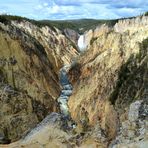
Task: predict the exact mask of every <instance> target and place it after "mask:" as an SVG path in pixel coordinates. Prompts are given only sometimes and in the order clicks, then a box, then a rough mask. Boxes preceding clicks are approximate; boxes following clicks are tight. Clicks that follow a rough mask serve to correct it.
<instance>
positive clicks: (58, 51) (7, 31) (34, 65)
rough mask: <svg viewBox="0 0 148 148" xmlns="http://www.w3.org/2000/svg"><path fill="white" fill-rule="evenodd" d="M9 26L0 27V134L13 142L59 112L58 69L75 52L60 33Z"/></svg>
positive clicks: (31, 27) (25, 26) (2, 25)
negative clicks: (50, 115) (52, 113)
mask: <svg viewBox="0 0 148 148" xmlns="http://www.w3.org/2000/svg"><path fill="white" fill-rule="evenodd" d="M12 24H13V25H12ZM12 24H11V25H7V26H6V25H4V24H0V27H1V30H0V45H1V46H0V93H1V94H0V105H1V106H2V107H1V110H0V119H1V120H0V133H2V134H4V135H6V136H7V138H9V139H11V140H12V142H13V141H15V140H18V139H19V138H21V137H22V136H23V135H24V134H25V133H26V132H28V130H30V129H31V128H33V127H34V126H35V125H36V124H37V123H38V122H39V121H41V120H42V119H43V118H44V117H45V116H46V115H47V114H48V113H50V112H54V111H56V112H58V111H59V107H58V104H57V102H56V99H57V98H58V96H59V94H60V90H61V86H60V83H59V77H58V75H59V69H60V68H61V67H62V65H63V64H66V63H67V64H68V63H70V61H71V60H72V56H76V55H77V51H76V49H74V48H73V47H72V45H71V42H70V41H69V40H68V39H67V38H66V37H65V36H64V35H62V34H61V33H60V31H59V30H57V31H53V30H51V29H50V28H49V27H43V28H39V27H36V26H34V25H33V24H31V23H27V22H22V23H20V24H19V23H16V22H15V23H14V22H13V23H12ZM22 24H23V25H22ZM28 24H29V25H28ZM21 25H22V27H21ZM24 28H26V30H24ZM64 47H65V48H64Z"/></svg>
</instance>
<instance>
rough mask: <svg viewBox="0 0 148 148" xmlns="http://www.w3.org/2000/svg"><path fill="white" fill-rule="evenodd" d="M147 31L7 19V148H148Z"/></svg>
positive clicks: (3, 62) (143, 20)
mask: <svg viewBox="0 0 148 148" xmlns="http://www.w3.org/2000/svg"><path fill="white" fill-rule="evenodd" d="M147 28H148V16H145V15H142V16H137V17H135V18H129V19H121V20H118V21H117V22H116V23H115V24H113V25H108V24H107V23H106V24H105V23H102V24H99V25H98V26H96V27H95V28H94V27H93V28H92V29H90V28H89V29H88V30H87V29H86V30H85V31H84V32H83V34H82V33H81V34H80V33H79V32H78V31H77V30H74V29H71V28H65V29H63V30H60V29H59V28H57V27H55V26H52V27H51V26H48V25H44V24H43V25H42V26H39V25H38V24H36V23H34V22H32V21H29V20H25V19H21V20H15V19H12V20H10V21H8V20H7V19H6V20H5V18H4V19H2V20H1V19H0V45H1V46H0V106H1V110H0V147H2V148H5V147H7V148H9V147H10V148H20V147H26V148H28V147H30V148H33V147H34V148H40V147H45V148H46V147H47V148H49V147H52V148H78V147H80V148H108V147H109V148H124V147H129V148H135V147H137V148H146V147H147V145H148V29H147Z"/></svg>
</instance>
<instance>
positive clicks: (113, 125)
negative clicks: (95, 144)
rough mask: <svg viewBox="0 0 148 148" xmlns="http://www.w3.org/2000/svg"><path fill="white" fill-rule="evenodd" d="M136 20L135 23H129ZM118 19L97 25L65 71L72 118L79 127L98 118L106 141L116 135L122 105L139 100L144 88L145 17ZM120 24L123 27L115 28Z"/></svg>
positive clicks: (145, 67)
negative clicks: (112, 24) (69, 85)
mask: <svg viewBox="0 0 148 148" xmlns="http://www.w3.org/2000/svg"><path fill="white" fill-rule="evenodd" d="M137 20H139V21H138V25H135V24H132V22H136V23H137ZM128 21H130V22H131V24H130V25H129V23H128ZM121 22H122V21H119V22H118V23H117V24H116V25H115V27H113V28H111V27H108V26H105V25H103V26H102V27H100V28H99V29H97V30H98V33H97V32H94V33H93V35H92V36H93V37H94V40H92V41H91V44H90V45H88V49H87V51H86V52H85V53H84V54H83V55H82V56H81V57H80V58H79V59H78V61H77V62H76V63H74V64H73V67H72V69H71V70H70V72H69V77H70V80H71V82H72V84H73V94H72V96H71V97H70V99H69V110H70V113H71V116H72V118H73V119H74V120H75V121H76V122H77V123H78V124H80V125H82V127H85V126H86V125H90V126H94V125H96V124H97V123H98V122H99V123H100V126H101V129H102V130H104V131H105V134H106V135H107V138H108V141H110V140H112V139H114V138H115V137H116V135H117V133H118V128H119V126H120V120H119V116H121V115H123V114H124V113H125V108H128V107H129V104H130V103H132V102H134V100H137V99H139V100H143V98H142V94H145V91H147V78H146V75H147V66H146V65H147V62H148V60H147V55H148V53H147V51H148V50H147V49H148V47H147V46H148V43H147V39H146V38H147V37H148V30H147V25H148V21H147V17H145V16H144V17H141V18H139V17H138V18H134V19H131V20H124V21H123V24H122V23H121ZM125 22H126V23H125ZM143 24H144V25H143ZM120 25H121V27H122V26H124V28H126V29H122V31H119V30H117V26H118V28H120ZM137 26H138V27H137ZM134 27H135V28H134ZM139 28H140V29H139ZM89 32H90V33H91V32H92V31H89ZM94 34H95V35H94ZM88 38H89V37H88ZM91 39H92V37H91ZM146 94H147V93H146ZM146 94H145V95H146ZM146 96H147V95H146ZM136 130H138V129H136Z"/></svg>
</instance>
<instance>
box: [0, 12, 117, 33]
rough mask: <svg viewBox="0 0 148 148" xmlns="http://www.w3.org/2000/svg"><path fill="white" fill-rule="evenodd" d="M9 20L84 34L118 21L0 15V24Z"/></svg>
mask: <svg viewBox="0 0 148 148" xmlns="http://www.w3.org/2000/svg"><path fill="white" fill-rule="evenodd" d="M11 20H17V21H22V20H27V21H29V22H31V23H33V24H36V25H37V26H40V27H41V26H45V25H47V26H49V27H51V28H53V27H54V26H55V27H57V28H58V29H60V30H64V29H65V28H70V29H73V30H75V31H77V32H79V33H80V34H81V33H84V32H85V31H86V30H89V29H93V28H95V27H96V26H98V25H101V24H108V25H110V26H112V25H114V24H115V23H116V22H117V21H118V20H95V19H78V20H55V21H52V20H41V21H36V20H31V19H28V18H25V17H20V16H12V15H0V22H3V23H5V24H8V23H9V22H10V21H11Z"/></svg>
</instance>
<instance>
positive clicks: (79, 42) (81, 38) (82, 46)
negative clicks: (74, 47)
mask: <svg viewBox="0 0 148 148" xmlns="http://www.w3.org/2000/svg"><path fill="white" fill-rule="evenodd" d="M78 47H79V50H80V51H84V49H85V44H84V35H80V37H79V39H78Z"/></svg>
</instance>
